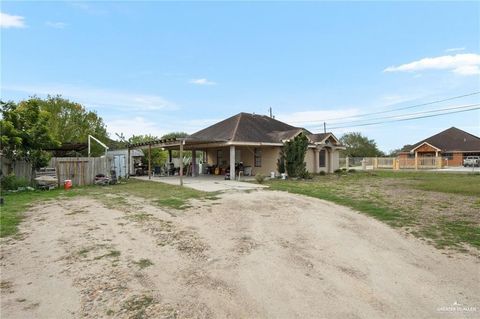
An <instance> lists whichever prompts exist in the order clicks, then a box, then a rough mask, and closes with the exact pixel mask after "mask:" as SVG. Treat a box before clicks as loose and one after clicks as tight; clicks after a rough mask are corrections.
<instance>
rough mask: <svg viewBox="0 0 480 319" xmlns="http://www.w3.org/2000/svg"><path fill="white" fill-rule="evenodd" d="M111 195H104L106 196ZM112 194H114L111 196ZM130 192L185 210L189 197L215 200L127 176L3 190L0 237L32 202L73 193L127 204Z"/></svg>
mask: <svg viewBox="0 0 480 319" xmlns="http://www.w3.org/2000/svg"><path fill="white" fill-rule="evenodd" d="M107 194H109V195H111V196H110V197H107V196H105V195H107ZM112 195H113V196H112ZM128 195H133V196H137V197H141V198H145V199H146V200H148V201H149V202H150V203H151V204H154V205H158V206H161V207H168V208H173V209H177V210H178V209H185V208H187V207H188V201H189V200H191V199H199V200H210V199H215V198H216V194H212V193H205V192H200V191H197V190H194V189H191V188H187V187H180V186H174V185H168V184H164V183H157V182H147V181H139V180H135V179H130V180H128V181H127V182H124V183H121V184H117V185H111V186H87V187H74V188H72V189H71V190H68V191H65V190H63V189H55V190H51V191H24V192H16V193H4V194H2V196H3V197H4V200H5V203H4V205H3V206H1V208H0V237H5V236H9V235H12V234H15V232H16V231H17V226H18V224H19V223H20V221H21V220H22V218H23V213H24V212H25V211H26V210H27V209H28V208H29V207H31V206H32V205H34V204H37V203H39V202H41V201H45V200H49V199H56V198H57V199H58V198H69V197H74V196H92V197H94V198H97V199H100V200H101V201H102V202H104V203H109V204H111V206H112V207H118V206H121V205H128V203H127V201H126V199H125V198H126V197H128Z"/></svg>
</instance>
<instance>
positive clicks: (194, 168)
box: [192, 149, 197, 177]
mask: <svg viewBox="0 0 480 319" xmlns="http://www.w3.org/2000/svg"><path fill="white" fill-rule="evenodd" d="M195 176H197V150H196V149H193V150H192V177H195Z"/></svg>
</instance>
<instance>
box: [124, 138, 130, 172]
mask: <svg viewBox="0 0 480 319" xmlns="http://www.w3.org/2000/svg"><path fill="white" fill-rule="evenodd" d="M125 177H126V178H130V146H128V151H127V175H126V176H125Z"/></svg>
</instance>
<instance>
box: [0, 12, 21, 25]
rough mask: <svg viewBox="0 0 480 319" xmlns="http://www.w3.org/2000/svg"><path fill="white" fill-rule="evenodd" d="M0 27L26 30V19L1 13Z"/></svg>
mask: <svg viewBox="0 0 480 319" xmlns="http://www.w3.org/2000/svg"><path fill="white" fill-rule="evenodd" d="M0 27H2V28H25V27H26V25H25V18H24V17H22V16H14V15H10V14H6V13H3V12H0Z"/></svg>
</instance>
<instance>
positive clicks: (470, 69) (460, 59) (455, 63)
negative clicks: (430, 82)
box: [383, 53, 480, 75]
mask: <svg viewBox="0 0 480 319" xmlns="http://www.w3.org/2000/svg"><path fill="white" fill-rule="evenodd" d="M422 70H451V71H452V72H453V73H455V74H458V75H477V74H480V54H474V53H465V54H456V55H444V56H439V57H434V58H424V59H421V60H418V61H413V62H410V63H406V64H402V65H399V66H390V67H388V68H386V69H385V70H383V71H384V72H415V71H422Z"/></svg>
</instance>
